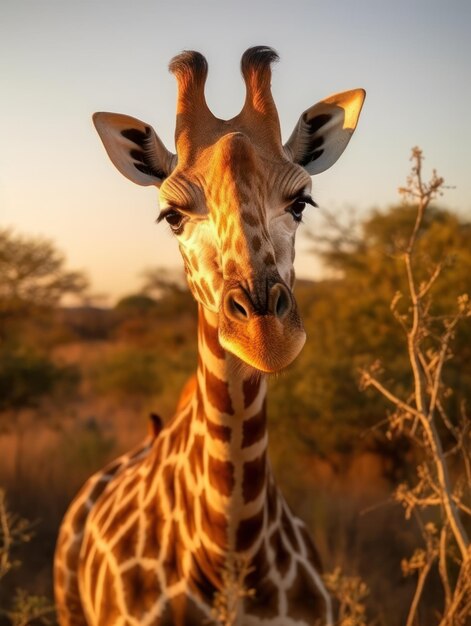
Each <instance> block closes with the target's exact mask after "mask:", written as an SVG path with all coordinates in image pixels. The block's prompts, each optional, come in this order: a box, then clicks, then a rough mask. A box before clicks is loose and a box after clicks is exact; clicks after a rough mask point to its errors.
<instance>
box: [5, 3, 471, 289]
mask: <svg viewBox="0 0 471 626" xmlns="http://www.w3.org/2000/svg"><path fill="white" fill-rule="evenodd" d="M470 33H471V2H470V1H469V0H447V1H445V0H443V1H441V2H439V1H437V0H407V1H406V0H395V1H394V2H391V1H390V0H388V1H381V0H357V1H356V2H352V0H337V1H334V0H331V1H330V2H326V1H325V0H323V1H322V2H320V1H317V0H285V1H284V2H280V1H279V0H259V1H258V0H238V1H237V2H232V1H229V2H227V1H224V0H219V1H211V0H198V1H191V0H165V1H161V0H153V1H149V0H139V1H136V2H130V1H129V0H127V1H126V2H124V1H123V0H113V1H112V0H99V1H98V0H94V1H87V0H80V1H78V0H74V1H73V2H72V1H69V0H50V1H45V0H31V1H27V0H1V2H0V94H1V96H0V113H1V114H0V136H1V138H2V142H1V151H0V223H1V225H2V226H11V227H13V228H14V229H16V230H17V231H18V232H21V233H24V234H31V235H42V236H45V237H48V238H51V239H53V240H54V241H55V243H56V244H57V246H58V247H59V248H60V249H61V250H62V251H63V252H64V253H65V254H66V256H67V259H68V265H69V266H70V267H71V268H74V269H83V270H85V271H86V272H87V274H88V275H89V277H90V279H91V281H92V285H93V290H94V291H95V292H106V293H108V294H111V296H112V297H113V298H116V297H117V296H119V295H124V294H128V293H130V292H132V291H133V290H135V289H136V288H137V286H138V285H139V273H140V272H141V271H142V270H143V269H144V268H146V267H153V266H168V267H174V266H176V265H180V257H179V255H178V251H177V246H176V242H175V241H174V240H173V237H172V236H171V234H170V233H169V231H168V228H167V227H166V226H165V225H164V224H160V225H156V224H155V217H156V215H157V192H156V190H155V189H154V188H143V187H138V186H136V185H133V184H132V183H131V182H130V181H128V180H127V179H125V178H124V177H122V176H121V174H119V173H118V172H117V170H115V169H114V166H112V165H111V163H110V161H109V159H108V157H107V156H106V154H105V151H104V149H103V147H102V145H101V143H100V141H99V139H98V136H97V135H96V133H95V130H94V128H93V126H92V123H91V115H92V113H93V112H94V111H99V110H102V111H115V112H119V113H126V114H129V115H133V116H134V117H138V118H140V119H142V120H144V121H146V122H148V123H150V124H152V125H153V126H154V128H155V129H156V131H157V132H158V134H159V135H160V137H161V138H162V139H163V140H164V142H165V143H166V145H167V147H168V148H169V149H171V150H173V149H174V143H173V131H174V122H175V94H176V86H175V80H174V78H173V76H171V75H170V74H169V73H168V71H167V65H168V61H169V60H170V58H171V57H172V56H174V55H175V54H177V53H178V52H180V51H182V50H184V49H194V50H199V51H200V52H202V53H203V54H204V55H205V56H206V58H207V59H208V63H209V77H208V83H207V99H208V102H209V105H210V107H211V108H212V110H213V112H214V113H215V114H216V115H217V116H219V117H224V118H229V117H232V116H234V115H235V114H237V113H238V112H239V110H240V108H241V106H242V102H243V98H244V87H243V82H242V80H241V78H240V73H239V61H240V57H241V54H242V53H243V51H244V50H245V49H246V48H248V47H250V46H253V45H259V44H263V45H270V46H272V47H274V48H275V49H276V50H277V51H278V52H279V54H280V57H281V61H280V63H279V64H278V65H277V66H275V68H274V73H273V81H272V83H273V93H274V96H275V100H276V102H277V105H278V110H279V114H280V119H281V125H282V129H283V136H284V139H287V138H288V136H289V135H290V133H291V130H292V128H293V126H294V124H295V123H296V121H297V118H298V117H299V115H300V114H301V113H302V112H303V111H304V110H305V109H306V108H308V107H309V106H311V105H312V104H314V103H315V102H317V101H318V100H320V99H322V98H324V97H326V96H328V95H330V94H332V93H335V92H338V91H344V90H347V89H352V88H355V87H364V88H365V89H366V90H367V99H366V103H365V106H364V109H363V113H362V117H361V119H360V123H359V126H358V128H357V131H356V133H355V135H354V137H353V139H352V141H351V142H350V144H349V146H348V148H347V150H346V152H345V153H344V154H343V156H342V157H341V159H340V161H339V162H338V163H337V164H336V165H334V166H333V167H332V169H331V170H329V171H328V172H326V173H324V174H320V175H319V176H318V177H315V178H314V187H313V189H314V193H313V195H314V198H315V199H316V200H317V202H318V203H319V204H321V205H322V206H323V207H325V208H331V209H334V210H336V211H340V210H342V209H344V208H345V207H355V208H356V209H357V210H359V211H361V212H366V211H368V210H369V209H371V208H372V207H374V206H379V207H386V206H387V205H388V204H391V203H393V202H396V201H397V198H398V196H397V193H396V189H397V187H398V186H399V185H401V184H403V183H404V179H405V176H406V174H407V171H408V168H409V162H408V158H409V154H410V148H411V147H412V146H414V145H419V146H420V147H421V148H422V149H423V150H424V153H425V156H426V162H425V166H426V168H430V169H431V168H432V167H435V168H437V169H438V172H439V174H441V175H442V176H444V177H445V180H446V182H447V183H448V184H449V185H452V186H454V187H455V188H454V189H450V190H448V191H447V193H446V197H445V198H444V204H445V205H446V206H448V207H450V208H452V209H455V210H458V211H460V213H461V214H463V215H464V216H466V217H468V218H470V219H471V168H470V163H471V122H470V103H471V70H470V64H471V35H470ZM306 222H307V225H308V227H310V228H319V227H320V220H319V218H316V216H315V213H314V211H313V212H311V213H310V215H309V216H308V217H307V219H306ZM299 244H300V245H299V246H298V250H301V251H302V248H303V241H302V239H301V241H299ZM297 269H298V275H301V276H306V277H311V278H313V277H315V276H317V275H318V273H319V269H318V267H317V264H316V261H315V259H314V258H313V256H312V255H309V254H306V253H302V252H301V253H300V254H298V259H297Z"/></svg>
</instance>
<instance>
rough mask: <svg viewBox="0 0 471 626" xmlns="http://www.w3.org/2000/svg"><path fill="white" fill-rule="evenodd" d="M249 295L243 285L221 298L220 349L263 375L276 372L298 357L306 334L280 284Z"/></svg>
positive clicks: (296, 311)
mask: <svg viewBox="0 0 471 626" xmlns="http://www.w3.org/2000/svg"><path fill="white" fill-rule="evenodd" d="M254 293H257V294H258V297H257V296H255V295H253V294H251V293H250V292H249V291H248V290H247V289H246V288H245V287H243V286H242V285H237V286H235V287H231V288H230V289H228V290H227V291H226V293H225V294H224V296H223V302H222V307H221V311H220V315H219V339H220V341H221V344H222V346H223V347H224V348H225V349H226V350H228V351H229V352H232V353H233V354H235V355H236V356H237V357H239V358H240V359H241V360H242V361H244V362H245V363H247V364H248V365H251V366H252V367H254V368H256V369H258V370H260V371H262V372H278V371H280V370H282V369H284V368H285V367H287V366H288V365H289V364H290V363H291V362H292V361H293V360H294V359H295V358H296V357H297V356H298V354H299V352H300V351H301V348H302V347H303V345H304V342H305V340H306V334H305V332H304V328H303V325H302V322H301V319H300V317H299V314H298V310H297V305H296V301H295V300H294V298H293V296H292V294H291V292H290V290H289V289H288V287H287V286H286V285H285V284H284V283H282V282H275V283H274V284H271V286H270V285H268V284H267V288H266V290H265V292H264V295H263V296H260V290H257V291H255V292H254Z"/></svg>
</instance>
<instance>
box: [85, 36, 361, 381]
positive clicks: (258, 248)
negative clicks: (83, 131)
mask: <svg viewBox="0 0 471 626" xmlns="http://www.w3.org/2000/svg"><path fill="white" fill-rule="evenodd" d="M277 59H278V57H277V54H276V53H275V52H274V51H273V50H272V49H271V48H267V47H262V46H259V47H256V48H250V49H249V50H247V51H246V52H245V53H244V55H243V56H242V63H241V66H242V75H243V77H244V80H245V84H246V91H247V95H246V100H245V104H244V106H243V108H242V111H241V112H240V113H239V114H238V115H237V116H236V117H234V118H233V119H231V120H221V119H218V118H216V117H215V116H214V115H213V114H212V113H211V111H210V110H209V108H208V106H207V104H206V100H205V95H204V84H205V80H206V75H207V63H206V60H205V58H204V57H203V56H202V55H201V54H199V53H197V52H184V53H182V54H180V55H179V56H177V57H175V58H174V59H173V60H172V61H171V63H170V71H171V72H173V74H174V75H175V76H176V79H177V83H178V100H177V120H176V133H175V138H176V154H173V153H172V152H170V151H169V150H167V149H166V147H165V146H164V145H163V143H162V141H161V140H160V139H159V137H158V135H157V134H156V132H155V131H154V130H153V128H152V127H151V126H150V125H149V124H146V123H144V122H141V121H139V120H137V119H135V118H132V117H129V116H126V115H118V114H115V113H96V114H95V115H94V118H93V119H94V123H95V126H96V128H97V131H98V133H99V135H100V137H101V139H102V141H103V144H104V146H105V148H106V150H107V152H108V155H109V157H110V158H111V160H112V161H113V163H114V164H115V165H116V167H117V168H118V170H120V172H121V173H122V174H124V175H125V176H126V177H128V178H129V179H130V180H132V181H133V182H135V183H137V184H139V185H155V186H156V187H158V188H159V204H160V215H159V218H158V219H159V221H161V220H166V221H167V222H168V224H169V226H170V228H171V230H172V231H173V232H174V234H175V236H176V238H177V240H178V243H179V247H180V251H181V253H182V256H183V260H184V264H185V271H186V274H187V278H188V283H189V286H190V289H191V291H192V293H193V295H194V297H195V299H196V300H197V301H198V302H199V303H200V304H201V305H202V306H203V307H205V308H206V309H209V310H210V311H212V312H214V313H216V314H217V319H218V332H219V340H220V342H221V344H222V346H223V347H224V348H225V349H226V350H228V351H229V352H231V353H233V354H235V355H236V356H238V357H239V358H240V359H241V360H242V361H243V362H245V363H248V364H249V365H251V366H252V367H254V368H256V369H258V370H261V371H265V372H274V371H279V370H281V369H282V368H284V367H285V366H287V365H288V364H289V363H291V361H293V359H294V358H295V357H296V356H297V355H298V353H299V352H300V350H301V348H302V346H303V344H304V341H305V333H304V329H303V325H302V322H301V319H300V316H299V313H298V309H297V305H296V301H295V299H294V296H293V293H292V288H293V284H294V269H293V261H294V241H295V235H296V230H297V228H298V226H299V223H300V222H301V220H302V213H303V210H304V209H305V207H306V206H307V205H313V206H315V203H314V201H313V200H312V197H311V175H313V174H318V173H320V172H322V171H324V170H326V169H327V168H329V167H330V166H331V165H332V164H333V163H335V161H336V160H337V159H338V157H339V156H340V155H341V154H342V152H343V150H344V149H345V147H346V145H347V144H348V142H349V140H350V137H351V135H352V133H353V131H354V130H355V127H356V124H357V121H358V117H359V115H360V111H361V107H362V104H363V100H364V96H365V92H364V91H363V90H362V89H355V90H352V91H347V92H344V93H341V94H337V95H334V96H331V97H329V98H327V99H325V100H322V101H321V102H319V103H318V104H315V105H314V106H312V107H311V108H309V109H307V110H306V111H305V112H304V113H303V114H302V115H301V117H300V118H299V121H298V123H297V124H296V127H295V129H294V131H293V133H292V134H291V137H290V138H289V139H288V141H287V142H286V143H285V144H284V145H283V143H282V141H281V133H280V124H279V120H278V114H277V110H276V107H275V103H274V101H273V97H272V94H271V89H270V81H271V64H272V63H273V62H274V61H276V60H277Z"/></svg>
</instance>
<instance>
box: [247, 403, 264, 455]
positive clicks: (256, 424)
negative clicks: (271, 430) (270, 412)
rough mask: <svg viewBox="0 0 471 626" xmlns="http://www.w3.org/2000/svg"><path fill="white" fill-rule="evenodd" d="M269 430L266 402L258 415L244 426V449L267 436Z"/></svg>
mask: <svg viewBox="0 0 471 626" xmlns="http://www.w3.org/2000/svg"><path fill="white" fill-rule="evenodd" d="M266 429H267V416H266V409H265V401H264V402H263V406H262V408H261V409H260V411H259V412H258V413H256V414H255V415H254V416H253V417H251V418H250V419H248V420H245V421H244V422H243V424H242V447H243V448H248V447H249V446H252V445H253V444H254V443H257V442H259V441H260V439H262V437H263V436H264V435H265V432H266Z"/></svg>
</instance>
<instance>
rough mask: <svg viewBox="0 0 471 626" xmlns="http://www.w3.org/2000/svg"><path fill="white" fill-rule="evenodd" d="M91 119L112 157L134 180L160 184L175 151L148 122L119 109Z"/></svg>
mask: <svg viewBox="0 0 471 626" xmlns="http://www.w3.org/2000/svg"><path fill="white" fill-rule="evenodd" d="M93 123H94V124H95V128H96V129H97V131H98V134H99V135H100V139H101V140H102V142H103V145H104V146H105V149H106V152H107V153H108V156H109V157H110V159H111V161H112V162H113V163H114V164H115V166H116V167H117V168H118V170H119V171H120V172H121V174H124V176H126V177H127V178H129V180H132V181H133V182H134V183H137V184H138V185H156V186H157V187H160V185H161V184H162V182H163V180H164V179H165V178H167V176H168V175H169V174H170V172H171V171H172V170H173V168H174V167H175V165H176V162H177V157H176V155H174V154H172V153H171V152H169V151H168V150H167V148H166V147H165V146H164V144H163V143H162V141H161V140H160V139H159V137H158V135H157V134H156V132H155V131H154V129H153V128H152V126H149V124H145V123H144V122H141V121H140V120H137V119H136V118H134V117H130V116H129V115H120V114H118V113H95V114H94V116H93Z"/></svg>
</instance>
